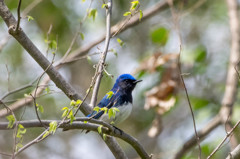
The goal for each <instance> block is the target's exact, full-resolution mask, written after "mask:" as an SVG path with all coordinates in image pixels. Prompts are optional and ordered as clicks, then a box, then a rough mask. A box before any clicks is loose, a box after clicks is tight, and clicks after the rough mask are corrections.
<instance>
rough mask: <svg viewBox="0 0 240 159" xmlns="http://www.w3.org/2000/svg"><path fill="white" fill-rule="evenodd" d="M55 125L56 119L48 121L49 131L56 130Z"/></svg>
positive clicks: (52, 132)
mask: <svg viewBox="0 0 240 159" xmlns="http://www.w3.org/2000/svg"><path fill="white" fill-rule="evenodd" d="M57 125H58V124H57V121H52V122H51V123H49V133H51V134H54V133H55V132H56V129H57Z"/></svg>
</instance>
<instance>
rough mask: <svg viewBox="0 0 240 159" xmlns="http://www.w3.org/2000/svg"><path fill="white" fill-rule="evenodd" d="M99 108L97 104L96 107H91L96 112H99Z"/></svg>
mask: <svg viewBox="0 0 240 159" xmlns="http://www.w3.org/2000/svg"><path fill="white" fill-rule="evenodd" d="M100 109H101V108H100V107H98V106H96V107H94V108H93V110H94V111H96V112H97V113H98V112H99V110H100Z"/></svg>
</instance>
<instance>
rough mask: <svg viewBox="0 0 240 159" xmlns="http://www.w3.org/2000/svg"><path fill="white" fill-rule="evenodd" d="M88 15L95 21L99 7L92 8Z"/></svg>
mask: <svg viewBox="0 0 240 159" xmlns="http://www.w3.org/2000/svg"><path fill="white" fill-rule="evenodd" d="M88 16H89V17H92V18H93V21H94V20H95V18H96V16H97V9H90V12H89V14H88Z"/></svg>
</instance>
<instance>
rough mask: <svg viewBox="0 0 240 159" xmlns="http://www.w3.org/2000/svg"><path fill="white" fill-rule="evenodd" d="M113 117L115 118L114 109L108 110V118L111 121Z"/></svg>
mask: <svg viewBox="0 0 240 159" xmlns="http://www.w3.org/2000/svg"><path fill="white" fill-rule="evenodd" d="M112 116H113V109H109V110H108V118H109V119H111V117H112Z"/></svg>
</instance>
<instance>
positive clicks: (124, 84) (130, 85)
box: [118, 79, 142, 93]
mask: <svg viewBox="0 0 240 159" xmlns="http://www.w3.org/2000/svg"><path fill="white" fill-rule="evenodd" d="M141 81H142V80H132V79H123V80H121V81H119V84H118V85H119V87H120V88H121V90H123V91H125V92H129V93H131V92H132V91H133V89H134V88H135V86H136V84H137V83H138V82H141Z"/></svg>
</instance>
